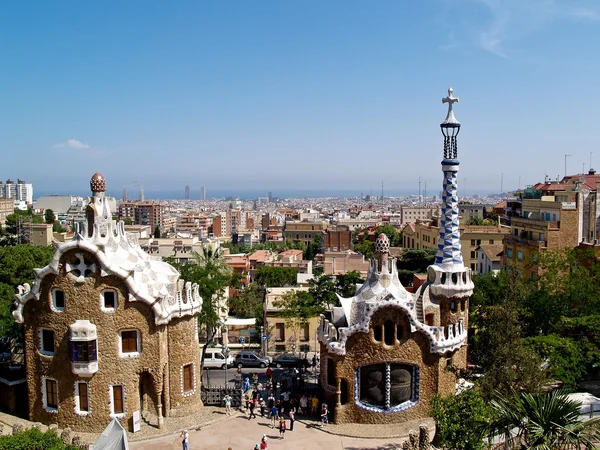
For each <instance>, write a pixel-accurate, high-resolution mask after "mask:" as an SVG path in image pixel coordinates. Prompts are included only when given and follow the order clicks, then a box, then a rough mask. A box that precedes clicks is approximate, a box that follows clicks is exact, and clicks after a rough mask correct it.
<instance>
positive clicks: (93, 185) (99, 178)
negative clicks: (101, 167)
mask: <svg viewBox="0 0 600 450" xmlns="http://www.w3.org/2000/svg"><path fill="white" fill-rule="evenodd" d="M90 189H91V190H92V192H94V193H95V192H106V180H105V179H104V176H103V175H102V174H101V173H100V172H96V173H95V174H94V175H92V179H91V180H90Z"/></svg>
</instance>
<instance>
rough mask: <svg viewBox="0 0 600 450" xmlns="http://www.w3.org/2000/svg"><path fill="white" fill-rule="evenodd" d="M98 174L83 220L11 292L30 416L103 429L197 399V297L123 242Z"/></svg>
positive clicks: (190, 405) (191, 407)
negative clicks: (28, 281) (21, 332)
mask: <svg viewBox="0 0 600 450" xmlns="http://www.w3.org/2000/svg"><path fill="white" fill-rule="evenodd" d="M97 175H99V174H96V175H95V176H94V178H92V189H93V199H92V202H91V209H90V210H89V211H88V214H87V218H88V223H87V229H86V228H85V227H84V228H83V229H80V230H78V231H77V233H76V235H75V237H74V239H73V241H70V242H64V243H56V244H55V245H56V252H55V256H54V259H53V261H52V262H51V263H50V264H49V265H48V266H47V267H45V268H44V269H37V270H36V280H35V283H34V285H33V287H32V288H30V287H29V286H28V285H25V286H22V287H20V292H19V295H17V302H16V304H17V309H16V311H15V312H14V316H15V318H16V320H17V321H18V322H20V323H23V324H24V329H25V343H26V344H25V355H26V368H27V385H28V397H29V416H30V420H32V421H35V422H42V423H45V424H52V423H55V424H58V425H59V426H60V427H61V428H65V427H69V428H71V429H72V430H75V431H80V432H82V431H83V432H101V431H102V430H104V428H105V427H106V424H107V423H108V422H110V420H111V418H113V417H118V418H120V419H123V420H124V421H129V420H130V419H131V417H132V414H133V412H134V411H138V410H139V411H140V412H142V414H144V413H150V414H152V415H154V416H157V417H158V423H159V426H161V424H162V422H163V417H165V416H166V417H169V416H181V415H186V414H189V413H193V412H194V411H196V410H197V409H198V408H200V407H202V402H201V400H200V372H199V371H200V348H199V345H198V333H197V319H196V314H197V313H198V312H199V311H200V305H201V299H200V298H199V297H198V296H197V289H195V287H194V286H191V285H190V284H189V283H188V284H187V285H185V288H184V287H183V285H184V283H183V282H182V281H180V280H179V279H178V277H179V274H178V273H177V272H176V271H175V270H174V269H173V268H172V267H171V266H169V265H167V264H165V263H162V262H160V261H158V260H152V259H151V258H150V257H149V256H148V255H147V254H146V253H144V252H143V251H142V250H141V248H139V245H137V243H136V242H133V243H132V242H129V240H128V238H127V236H126V235H125V234H124V229H123V226H122V223H120V224H116V223H115V222H113V221H112V215H111V214H110V211H107V210H106V204H104V203H103V201H102V199H103V195H102V194H103V192H104V191H103V189H105V182H104V184H103V183H102V181H103V179H101V178H100V177H101V175H100V177H98V176H97ZM94 189H95V190H94ZM100 189H102V190H100ZM90 229H91V230H92V231H91V232H89V230H90Z"/></svg>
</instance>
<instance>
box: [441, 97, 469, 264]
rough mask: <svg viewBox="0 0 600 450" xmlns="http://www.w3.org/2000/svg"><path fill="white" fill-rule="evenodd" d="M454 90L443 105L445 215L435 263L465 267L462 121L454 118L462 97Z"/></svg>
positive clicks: (443, 199) (442, 217) (443, 101)
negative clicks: (445, 110)
mask: <svg viewBox="0 0 600 450" xmlns="http://www.w3.org/2000/svg"><path fill="white" fill-rule="evenodd" d="M452 92H453V91H452V88H449V89H448V97H446V98H443V99H442V103H448V114H447V115H446V119H445V120H444V121H443V122H442V123H441V124H440V128H441V130H442V134H443V135H444V160H443V161H442V171H443V172H444V185H443V190H442V215H441V223H440V236H439V238H438V251H437V254H436V257H435V264H436V265H438V266H448V265H461V266H462V265H463V259H462V252H461V250H460V230H459V222H458V195H457V193H456V192H457V174H458V165H459V162H458V159H456V158H457V157H458V140H457V136H458V133H459V132H460V122H459V121H458V120H456V118H455V117H454V112H453V111H452V105H453V104H454V103H457V102H458V97H454V96H453V95H452Z"/></svg>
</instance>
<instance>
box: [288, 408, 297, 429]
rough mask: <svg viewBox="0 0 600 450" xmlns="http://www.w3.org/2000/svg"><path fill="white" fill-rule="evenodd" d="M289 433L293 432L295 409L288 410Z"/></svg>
mask: <svg viewBox="0 0 600 450" xmlns="http://www.w3.org/2000/svg"><path fill="white" fill-rule="evenodd" d="M289 416H290V431H294V420H296V408H294V407H292V409H290V413H289Z"/></svg>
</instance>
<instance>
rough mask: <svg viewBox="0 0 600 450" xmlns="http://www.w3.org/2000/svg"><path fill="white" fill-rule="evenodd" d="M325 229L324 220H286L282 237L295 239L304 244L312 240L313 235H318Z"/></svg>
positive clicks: (290, 239) (287, 239)
mask: <svg viewBox="0 0 600 450" xmlns="http://www.w3.org/2000/svg"><path fill="white" fill-rule="evenodd" d="M326 229H327V222H325V221H324V220H315V221H305V222H299V221H287V222H286V223H285V231H284V238H285V240H286V241H296V242H301V243H302V244H304V245H306V244H308V243H309V242H312V241H313V239H314V238H315V236H319V237H320V236H321V235H322V233H323V231H325V230H326Z"/></svg>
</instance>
